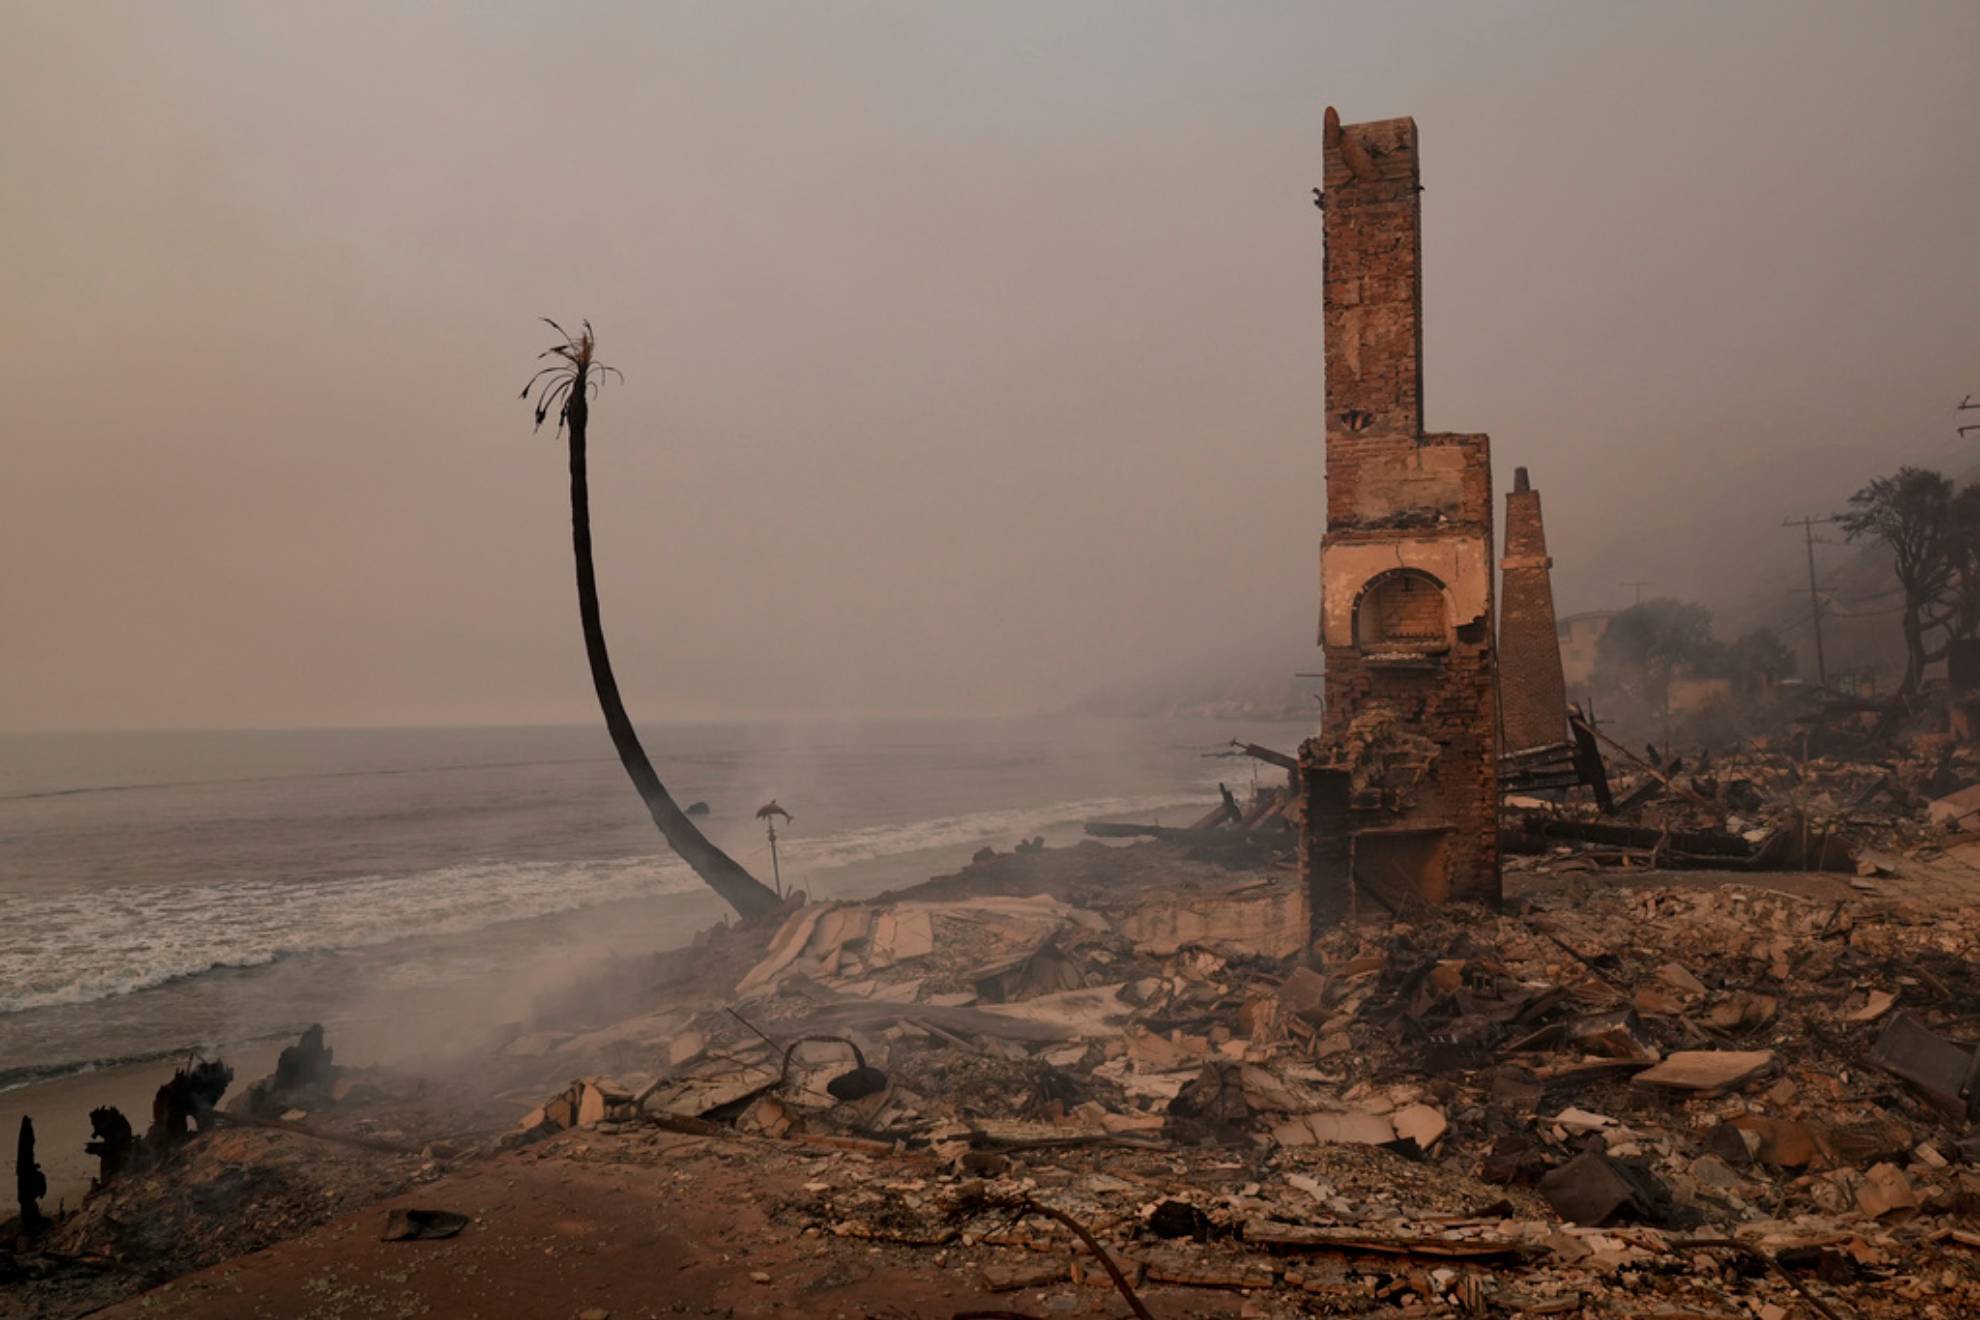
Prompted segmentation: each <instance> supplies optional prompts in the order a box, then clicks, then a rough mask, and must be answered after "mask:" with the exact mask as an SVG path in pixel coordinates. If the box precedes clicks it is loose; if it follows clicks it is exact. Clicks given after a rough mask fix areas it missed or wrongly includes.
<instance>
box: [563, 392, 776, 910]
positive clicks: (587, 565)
mask: <svg viewBox="0 0 1980 1320" xmlns="http://www.w3.org/2000/svg"><path fill="white" fill-rule="evenodd" d="M589 412H590V409H589V407H588V405H587V403H586V400H585V397H584V379H583V376H582V375H580V376H579V379H578V382H577V388H576V389H574V390H572V391H571V400H570V405H569V409H568V414H567V419H566V420H567V422H568V424H569V427H570V434H571V549H572V552H573V554H574V555H575V556H576V558H577V588H578V617H579V619H580V620H582V622H583V624H584V654H585V658H586V659H587V660H589V661H590V662H591V684H592V686H593V687H594V688H596V689H597V691H598V707H599V709H600V710H601V711H603V712H604V715H605V728H606V729H607V730H608V731H609V732H610V733H611V735H612V746H613V747H615V748H617V749H618V753H619V762H620V764H622V765H624V766H625V768H626V774H627V775H628V776H630V777H631V779H632V781H633V787H634V788H636V789H638V790H639V796H640V800H641V801H643V802H645V803H646V810H647V812H648V814H650V815H651V816H652V817H653V823H654V824H655V825H657V826H659V827H660V833H661V834H662V835H664V836H665V837H666V840H667V843H668V846H669V847H671V848H673V850H674V851H675V852H677V853H679V854H680V855H681V859H682V860H683V861H685V862H686V863H687V864H688V865H689V866H691V867H693V868H694V873H695V874H696V875H698V876H700V877H701V878H702V880H703V881H705V882H706V883H707V885H708V887H709V888H710V889H712V890H714V891H715V892H716V893H718V894H720V895H721V896H722V897H723V899H725V900H726V901H727V902H728V904H729V906H730V907H733V908H734V909H735V910H736V911H737V912H739V913H741V914H742V915H743V918H744V919H745V920H748V919H752V918H756V917H761V916H764V915H766V914H768V913H770V912H774V911H775V910H776V909H777V908H778V907H779V906H780V905H781V904H780V903H779V900H778V898H777V895H776V894H775V893H773V892H771V890H770V888H769V886H767V885H765V884H764V883H763V882H762V881H761V880H758V879H757V878H756V877H755V876H753V875H751V874H750V873H749V872H748V871H745V870H744V869H743V868H742V866H741V865H740V864H739V863H738V862H737V861H736V860H735V859H734V858H733V857H731V856H729V855H728V854H727V853H725V852H723V851H722V850H721V849H720V848H718V847H716V846H715V845H714V844H713V843H711V842H710V841H709V839H708V836H707V835H705V834H703V833H702V832H701V831H700V830H699V829H698V828H696V826H695V823H694V822H693V821H691V820H689V819H688V817H687V815H686V813H684V812H683V811H682V810H681V809H680V807H678V806H677V805H675V803H674V799H673V795H672V794H670V793H668V792H667V787H666V785H664V784H662V783H661V782H660V776H659V775H657V774H655V773H654V770H653V763H652V762H651V761H649V760H647V759H646V749H645V748H643V747H641V746H640V745H639V734H638V733H637V732H635V731H634V729H633V725H632V720H631V718H630V717H629V716H627V714H626V704H625V702H624V701H623V700H621V699H620V697H619V682H618V680H617V679H616V678H614V677H613V676H612V658H611V656H609V655H608V654H606V651H605V627H604V624H603V623H602V622H601V621H600V619H599V615H598V578H597V575H596V574H595V573H594V572H593V570H592V566H591V494H590V489H589V485H588V483H587V481H586V479H585V462H584V459H585V452H584V432H585V423H586V422H587V421H588V420H589Z"/></svg>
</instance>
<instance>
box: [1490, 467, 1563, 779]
mask: <svg viewBox="0 0 1980 1320" xmlns="http://www.w3.org/2000/svg"><path fill="white" fill-rule="evenodd" d="M1553 565H1554V561H1553V560H1552V559H1550V558H1548V557H1547V530H1546V528H1545V527H1544V526H1542V524H1541V521H1540V492H1539V491H1537V490H1534V489H1533V487H1532V486H1531V484H1529V483H1528V481H1527V479H1526V469H1525V468H1519V469H1516V470H1515V471H1514V473H1513V488H1512V490H1510V491H1509V492H1507V494H1506V556H1505V558H1504V559H1502V560H1500V561H1499V568H1500V570H1501V571H1502V572H1503V573H1504V575H1505V580H1504V583H1503V587H1504V591H1505V599H1504V600H1503V601H1502V602H1501V603H1500V605H1499V717H1500V720H1501V724H1500V728H1501V729H1502V730H1503V731H1504V734H1505V744H1506V746H1505V750H1506V751H1507V752H1508V753H1512V754H1516V753H1520V752H1532V751H1536V750H1538V749H1540V748H1547V747H1562V746H1565V745H1566V744H1567V743H1568V729H1567V678H1566V675H1565V674H1564V673H1563V672H1562V669H1561V639H1560V632H1559V627H1558V625H1557V624H1556V623H1555V621H1554V583H1553V574H1552V573H1551V572H1550V570H1551V569H1552V568H1553Z"/></svg>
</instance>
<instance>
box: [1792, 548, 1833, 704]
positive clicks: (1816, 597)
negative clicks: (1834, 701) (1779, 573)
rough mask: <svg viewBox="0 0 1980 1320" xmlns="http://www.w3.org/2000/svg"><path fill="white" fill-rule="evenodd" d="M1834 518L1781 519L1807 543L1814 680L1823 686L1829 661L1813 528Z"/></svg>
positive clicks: (1825, 681) (1826, 681) (1824, 685)
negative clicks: (1796, 530)
mask: <svg viewBox="0 0 1980 1320" xmlns="http://www.w3.org/2000/svg"><path fill="white" fill-rule="evenodd" d="M1835 520H1836V519H1835V516H1834V515H1833V514H1831V515H1829V516H1827V517H1823V518H1786V519H1783V520H1782V521H1781V526H1783V527H1799V528H1800V529H1801V534H1802V537H1803V539H1804V540H1806V541H1807V543H1808V609H1809V612H1810V613H1811V614H1813V616H1814V619H1815V681H1816V682H1818V683H1820V684H1821V685H1822V686H1823V687H1827V686H1829V662H1828V659H1827V658H1826V657H1825V656H1824V655H1823V654H1822V592H1821V590H1820V588H1818V587H1817V586H1816V584H1815V529H1816V528H1817V527H1819V526H1821V525H1822V524H1823V523H1832V522H1834V521H1835ZM1824 544H1826V542H1825V543H1824Z"/></svg>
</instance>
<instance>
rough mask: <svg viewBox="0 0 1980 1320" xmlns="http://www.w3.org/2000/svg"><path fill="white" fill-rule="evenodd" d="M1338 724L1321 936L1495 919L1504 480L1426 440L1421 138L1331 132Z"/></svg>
mask: <svg viewBox="0 0 1980 1320" xmlns="http://www.w3.org/2000/svg"><path fill="white" fill-rule="evenodd" d="M1325 154H1326V175H1325V185H1324V190H1323V194H1322V203H1321V204H1322V210H1323V212H1324V214H1325V217H1326V272H1325V322H1326V377H1327V432H1326V434H1327V464H1326V470H1327V529H1326V534H1325V536H1324V537H1323V538H1322V540H1321V544H1320V645H1321V647H1322V654H1323V657H1324V660H1323V663H1324V667H1325V671H1326V686H1325V691H1326V710H1325V714H1324V717H1323V720H1322V727H1321V733H1320V736H1319V737H1317V738H1315V739H1312V740H1310V741H1309V742H1308V743H1307V744H1306V745H1305V746H1304V747H1302V748H1301V751H1300V769H1301V776H1302V778H1301V782H1302V783H1303V784H1304V786H1305V788H1304V794H1305V800H1304V802H1303V803H1302V806H1303V808H1304V824H1303V827H1302V838H1301V849H1300V857H1301V869H1302V872H1303V874H1304V876H1305V879H1306V882H1307V885H1308V890H1309V895H1310V898H1311V906H1312V911H1313V914H1314V921H1315V924H1316V926H1319V925H1325V924H1327V923H1328V922H1330V921H1332V920H1335V919H1338V918H1339V917H1340V916H1341V915H1343V914H1345V913H1346V912H1348V911H1349V910H1351V909H1352V908H1353V907H1354V906H1355V905H1356V904H1357V902H1358V901H1359V899H1360V897H1361V896H1366V897H1368V898H1372V899H1373V900H1374V902H1375V903H1377V904H1379V905H1382V906H1389V907H1396V906H1399V905H1401V904H1405V903H1408V902H1410V901H1422V902H1429V903H1442V902H1445V901H1448V900H1452V899H1471V900H1478V901H1484V902H1497V900H1498V898H1499V892H1500V891H1499V853H1498V779H1497V773H1498V762H1497V744H1498V716H1497V711H1496V708H1495V693H1496V688H1497V683H1496V676H1495V674H1494V669H1493V665H1494V647H1493V636H1492V616H1493V610H1492V605H1493V572H1492V567H1493V566H1492V472H1491V453H1490V446H1489V442H1488V441H1487V439H1486V437H1484V436H1482V435H1452V434H1443V433H1437V434H1426V433H1425V432H1424V430H1423V366H1422V356H1423V281H1422V251H1423V245H1422V205H1421V192H1422V189H1421V186H1420V185H1419V183H1418V172H1417V137H1416V124H1415V121H1413V120H1409V119H1384V120H1377V121H1375V122H1372V123H1366V124H1348V125H1343V124H1342V123H1341V122H1340V119H1339V117H1338V116H1337V115H1336V114H1335V113H1334V111H1333V109H1332V108H1331V107H1330V108H1329V109H1328V111H1327V117H1326V137H1325Z"/></svg>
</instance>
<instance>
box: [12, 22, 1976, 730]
mask: <svg viewBox="0 0 1980 1320" xmlns="http://www.w3.org/2000/svg"><path fill="white" fill-rule="evenodd" d="M1976 52H1980V7H1976V6H1974V5H1972V4H1970V3H1964V2H1962V3H1947V4H1932V3H1907V4H1903V5H1892V6H1871V5H1860V6H1835V5H1822V4H1814V3H1796V4H1760V3H1754V4H1732V5H1727V4H1721V3H1713V4H1657V5H1633V6H1623V5H1603V4H1586V3H1572V4H1557V5H1480V4H1464V5H1430V4H1422V5H1389V4H1382V5H1346V4H1313V3H1301V4H1285V5H1273V4H1257V3H1253V4H1241V5H1198V4H1174V5H1163V4H1150V3H1098V2H1096V3H1085V4H1079V5H1058V4H1043V3H1036V4H1034V3H1018V4H969V5H960V4H954V5H938V4H929V3H903V4H897V5H882V4H860V3H833V4H816V3H792V4H767V3H740V2H724V3H713V4H706V5H660V4H652V5H649V4H635V3H626V4H595V5H586V4H576V5H561V4H560V5H546V4H540V3H535V4H483V3H475V4H468V3H456V4H433V5H419V6H412V5H368V4H351V3H338V4H279V5H278V4H265V3H260V2H259V0H256V2H255V3H239V4H229V3H213V2H205V0H203V2H202V3H198V4H172V5H168V4H162V3H161V4H138V3H129V4H107V3H40V2H36V3H23V2H21V0H16V3H12V4H9V5H7V6H6V7H5V9H4V11H0V108H4V116H3V117H0V122H4V125H5V129H4V132H0V178H4V180H5V182H4V185H3V186H0V291H3V292H4V298H0V305H4V307H5V310H6V315H5V317H4V320H3V321H0V336H4V352H0V363H4V366H0V373H3V374H0V381H4V390H0V437H4V443H5V467H4V472H5V477H4V481H0V556H3V557H4V563H5V572H4V575H0V680H4V681H0V727H17V728H19V727H44V728H79V727H110V728H114V727H160V726H163V727H172V726H195V727H216V726H218V727H228V726H257V725H314V724H383V723H446V722H457V721H518V722H522V721H538V720H565V719H570V720H583V719H589V718H591V717H592V701H591V694H590V690H589V682H588V677H587V673H586V670H585V667H584V663H583V658H582V651H581V647H580V644H579V640H578V633H577V626H576V617H575V615H576V610H575V602H574V599H573V590H572V585H571V568H570V562H569V555H570V547H569V539H568V537H569V523H568V517H569V510H568V504H567V496H568V492H567V488H566V484H565V481H566V477H565V468H564V462H565V455H564V451H563V448H562V446H561V444H560V443H559V442H557V441H556V440H555V439H554V438H553V437H552V436H551V435H550V434H549V432H548V430H547V429H546V430H545V431H544V432H543V433H542V434H532V432H531V428H530V418H529V414H528V410H527V408H526V407H525V405H523V404H521V403H519V402H517V401H516V398H515V395H516V391H517V389H518V388H519V387H520V386H521V384H522V382H523V380H524V378H525V377H526V376H527V375H528V374H529V371H530V369H531V367H532V361H533V358H534V355H535V354H536V353H537V352H538V351H539V350H540V349H541V348H543V347H545V346H546V345H547V343H548V342H549V339H550V336H549V334H548V332H547V331H546V329H545V328H544V327H543V326H541V325H540V324H539V323H537V322H536V321H535V319H534V318H536V317H537V316H546V315H547V316H553V317H556V318H558V319H560V320H563V321H565V322H566V323H567V324H569V323H571V322H574V321H576V320H577V319H579V318H583V317H588V318H590V320H591V321H592V323H593V324H594V325H595V326H596V327H597V330H598V334H599V336H600V342H601V354H602V356H603V357H604V358H605V359H606V360H607V361H609V362H611V363H613V364H614V365H616V366H618V367H619V368H620V369H621V370H622V371H623V372H624V374H625V380H624V383H623V385H621V384H620V383H619V382H617V381H616V380H615V381H613V382H612V383H611V384H610V385H609V386H608V387H607V389H606V391H605V394H604V397H603V398H602V400H601V401H600V402H599V404H598V405H597V407H596V409H595V411H594V414H593V434H592V449H593V474H592V475H593V483H594V484H593V517H594V523H595V530H596V535H597V550H598V565H599V575H600V583H601V591H602V593H603V602H604V609H605V617H606V624H607V630H608V634H609V636H610V638H611V641H612V645H613V649H614V656H615V659H616V661H617V664H618V668H619V674H620V679H621V682H622V684H623V686H624V687H625V689H626V691H627V695H628V698H629V700H630V702H631V704H632V706H633V708H634V710H635V712H636V714H638V715H639V716H641V717H643V718H668V717H681V718H687V717H729V716H754V715H787V714H821V715H863V714H873V713H927V712H945V713H979V712H980V713H1003V712H1029V711H1037V710H1047V709H1053V708H1056V707H1058V706H1059V705H1061V704H1063V703H1064V702H1066V701H1067V700H1069V699H1071V698H1073V697H1075V696H1077V695H1079V694H1080V693H1082V692H1086V691H1088V690H1091V689H1093V688H1096V687H1100V686H1104V685H1106V684H1108V683H1111V682H1115V681H1117V680H1121V679H1123V678H1125V677H1130V676H1138V675H1147V674H1150V673H1160V672H1163V671H1165V670H1168V669H1186V668H1188V667H1190V666H1198V667H1208V668H1211V669H1214V668H1215V667H1216V666H1217V665H1219V664H1221V663H1223V662H1224V659H1225V658H1226V657H1238V656H1246V657H1258V656H1265V657H1268V658H1269V662H1270V663H1272V664H1281V665H1282V666H1283V667H1284V668H1285V670H1286V671H1287V672H1288V673H1290V672H1291V671H1292V669H1294V668H1295V667H1300V666H1306V667H1310V666H1311V663H1312V661H1313V660H1315V659H1317V652H1316V651H1315V650H1314V647H1313V634H1314V627H1315V619H1316V616H1317V610H1318V602H1317V598H1316V596H1317V585H1316V583H1317V572H1316V561H1317V550H1316V547H1317V543H1318V539H1319V534H1320V530H1321V523H1322V517H1323V504H1322V481H1321V459H1322V454H1321V411H1322V396H1321V353H1322V345H1321V319H1320V290H1321V227H1320V216H1319V214H1318V213H1317V212H1316V211H1315V210H1314V209H1313V206H1312V203H1311V198H1310V190H1311V188H1312V187H1313V185H1314V184H1316V183H1317V182H1318V181H1319V177H1320V125H1321V116H1322V112H1323V110H1324V108H1325V107H1326V106H1327V105H1329V104H1333V105H1336V106H1338V107H1339V108H1340V111H1341V114H1342V116H1343V118H1344V119H1346V120H1347V121H1349V122H1354V121H1358V120H1364V119H1375V118H1385V117H1389V116H1396V115H1412V116H1414V117H1415V119H1416V121H1417V124H1418V126H1419V130H1420V133H1421V139H1422V153H1423V168H1424V180H1425V188H1426V191H1425V193H1424V198H1423V203H1424V222H1425V234H1426V238H1425V243H1426V294H1425V305H1426V330H1425V335H1424V350H1425V378H1426V421H1427V424H1428V425H1429V426H1430V427H1431V428H1433V429H1439V430H1465V431H1473V430H1476V431H1486V432H1489V433H1490V434H1491V436H1492V438H1493V462H1494V466H1495V478H1496V482H1497V485H1498V487H1499V488H1500V490H1501V491H1503V490H1504V489H1506V488H1507V487H1509V486H1510V484H1511V481H1512V471H1513V468H1514V467H1515V466H1516V465H1525V466H1527V467H1528V468H1529V469H1530V470H1531V471H1532V474H1533V481H1534V484H1535V485H1536V486H1537V487H1538V488H1539V489H1540V490H1541V492H1542V494H1543V497H1544V499H1545V501H1546V510H1547V516H1548V533H1549V538H1550V542H1551V549H1552V552H1553V555H1554V558H1555V563H1556V568H1555V586H1556V592H1557V596H1558V599H1559V603H1560V605H1561V608H1562V609H1563V610H1564V611H1570V610H1577V609H1587V608H1595V607H1600V606H1611V605H1615V604H1617V603H1618V602H1624V603H1626V601H1627V600H1628V599H1629V598H1630V595H1631V593H1632V592H1633V590H1634V589H1633V588H1626V587H1624V586H1623V585H1622V584H1623V583H1625V582H1631V581H1636V580H1643V581H1648V582H1650V583H1653V584H1654V586H1653V587H1652V588H1651V589H1652V590H1653V591H1655V592H1657V593H1658V594H1673V595H1684V596H1691V597H1695V598H1698V599H1701V600H1704V601H1705V602H1706V603H1708V604H1710V605H1711V606H1713V608H1714V609H1715V610H1718V611H1719V612H1720V614H1721V617H1722V618H1723V619H1725V620H1726V621H1728V622H1731V621H1733V620H1736V619H1745V618H1749V617H1750V618H1753V619H1755V620H1760V621H1771V619H1772V616H1774V615H1777V614H1778V615H1781V616H1783V617H1787V616H1792V615H1793V613H1794V611H1795V609H1796V608H1797V607H1796V605H1795V603H1794V599H1793V597H1792V596H1791V595H1790V594H1789V592H1790V590H1791V589H1792V588H1794V587H1795V586H1797V585H1799V584H1801V582H1802V576H1801V575H1802V574H1803V573H1804V571H1805V568H1804V564H1803V560H1802V550H1801V546H1800V543H1799V541H1798V539H1797V538H1796V535H1795V534H1794V533H1792V532H1789V531H1787V530H1784V529H1783V528H1782V527H1781V526H1780V523H1781V520H1782V519H1783V518H1784V517H1787V516H1790V515H1800V514H1804V513H1819V512H1823V511H1826V510H1830V509H1833V508H1835V507H1837V506H1838V505H1840V504H1841V502H1842V501H1843V500H1844V499H1845V498H1846V497H1847V495H1848V494H1849V492H1850V491H1851V490H1853V489H1855V488H1856V487H1857V486H1858V485H1860V484H1861V483H1862V481H1863V480H1864V479H1865V478H1867V477H1869V476H1871V475H1874V474H1875V473H1878V472H1882V471H1888V470H1890V469H1891V468H1893V467H1895V466H1896V465H1897V464H1898V463H1900V462H1923V463H1929V464H1934V465H1939V466H1945V467H1948V468H1951V469H1955V470H1963V469H1965V468H1968V467H1971V466H1972V465H1973V460H1972V458H1971V456H1970V452H1969V451H1971V450H1972V449H1973V447H1974V442H1972V441H1969V442H1968V443H1967V444H1966V445H1964V446H1962V444H1961V443H1960V442H1959V441H1958V439H1957V438H1956V436H1955V434H1954V426H1955V425H1956V418H1955V415H1954V412H1953V408H1954V405H1956V404H1957V403H1958V402H1959V400H1960V399H1961V397H1962V396H1964V395H1965V394H1967V393H1969V392H1974V393H1980V251H1977V250H1976V247H1975V243H1974V236H1975V234H1976V233H1980V149H1976V146H1975V136H1974V131H1975V125H1976V124H1980V78H1977V77H1976V76H1975V73H1974V69H1975V59H1976ZM1976 416H1980V415H1976V414H1968V415H1967V418H1966V420H1968V421H1971V420H1974V418H1975V417H1976ZM1825 553H1826V552H1825Z"/></svg>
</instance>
